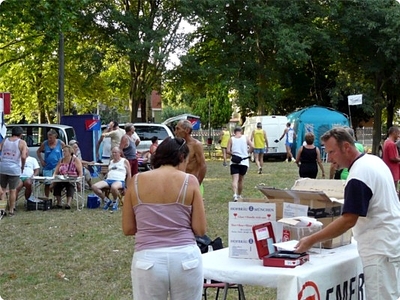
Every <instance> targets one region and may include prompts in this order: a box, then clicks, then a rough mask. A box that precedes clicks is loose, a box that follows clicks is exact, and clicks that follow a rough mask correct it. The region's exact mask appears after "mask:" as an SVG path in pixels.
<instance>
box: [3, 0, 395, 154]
mask: <svg viewBox="0 0 400 300" xmlns="http://www.w3.org/2000/svg"><path fill="white" fill-rule="evenodd" d="M184 23H186V24H190V25H192V26H195V30H194V32H186V31H184V30H182V24H184ZM399 29H400V4H399V3H398V2H397V1H395V0H346V1H344V0H342V1H337V0H298V1H285V0H267V1H265V0H241V1H237V0H224V1H222V0H196V1H194V0H173V1H162V0H147V1H145V0H124V1H122V0H115V1H109V0H63V1H58V2H53V1H49V0H22V1H21V0H6V1H4V2H3V3H2V4H1V5H0V36H1V37H2V39H1V40H0V50H1V51H0V76H1V78H2V80H1V82H0V90H2V91H9V92H11V93H12V99H13V101H12V114H11V115H10V116H9V118H8V119H9V120H10V121H12V122H54V121H55V117H56V112H57V103H58V102H59V101H60V99H58V97H59V91H58V89H59V85H58V79H59V76H60V74H59V70H58V68H59V61H60V60H59V59H60V57H59V55H60V51H59V50H60V49H61V48H60V45H61V44H60V41H62V40H61V39H60V37H64V43H63V44H62V45H64V54H63V56H64V58H65V74H64V77H65V99H64V109H65V111H64V113H65V114H73V113H80V114H83V113H92V112H96V109H97V107H99V106H100V105H106V106H107V107H109V108H113V109H114V110H116V111H119V112H124V111H129V115H130V119H131V121H135V120H136V119H137V117H138V111H139V107H140V108H141V110H140V111H141V115H140V116H139V118H140V119H141V120H143V121H147V120H149V117H150V115H149V114H150V111H149V105H148V103H147V102H148V99H149V97H148V95H150V93H151V91H152V90H157V91H159V92H161V93H162V98H163V105H164V106H168V107H170V108H171V109H170V112H172V111H174V110H175V111H179V110H181V109H187V110H190V112H192V113H193V114H197V115H200V116H201V118H202V119H205V120H208V118H209V117H210V125H211V126H213V127H219V126H221V125H222V124H224V123H227V122H228V121H229V119H230V118H231V117H232V116H233V114H235V113H239V114H240V115H241V116H242V118H244V117H246V116H248V115H257V114H283V115H285V114H288V113H290V112H292V111H294V110H296V109H299V108H302V107H305V106H309V105H313V104H318V105H323V106H328V107H333V108H335V109H338V110H340V111H342V112H344V113H348V112H349V109H350V108H349V106H348V105H347V97H348V95H352V94H363V104H362V105H361V106H357V107H352V108H351V115H352V122H353V126H358V124H359V123H360V121H361V120H368V119H369V118H370V117H372V116H373V117H374V145H373V147H374V149H373V151H374V152H375V151H376V149H377V145H378V144H379V142H380V137H381V129H382V119H381V118H382V116H383V115H386V117H387V124H386V125H387V126H391V125H392V124H393V122H394V120H393V116H394V112H395V111H396V110H398V109H399V103H398V101H397V98H398V94H399V84H398V81H399V55H400V53H399V49H400V39H399V37H398V32H399ZM177 51H181V52H182V53H183V55H181V56H180V64H178V65H175V66H173V67H172V68H167V64H168V63H169V62H170V57H171V54H174V53H176V52H177ZM203 124H204V123H203ZM383 129H384V130H385V128H383Z"/></svg>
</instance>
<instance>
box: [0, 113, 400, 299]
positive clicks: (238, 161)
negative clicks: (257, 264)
mask: <svg viewBox="0 0 400 300" xmlns="http://www.w3.org/2000/svg"><path fill="white" fill-rule="evenodd" d="M109 127H110V129H107V132H105V133H104V134H103V135H102V137H104V138H106V137H111V136H114V134H113V133H112V132H113V131H117V133H115V135H117V134H118V136H120V140H118V139H116V138H115V137H114V140H112V141H111V145H112V148H111V157H110V163H109V164H108V174H107V177H106V178H105V179H104V180H100V181H98V182H96V183H94V184H92V189H93V192H94V193H95V194H97V195H98V196H99V197H100V198H101V199H102V200H103V202H104V207H103V208H104V209H108V208H109V207H112V211H115V210H117V209H118V193H119V191H120V190H121V189H125V188H126V193H125V200H124V206H123V211H122V229H123V232H124V234H125V235H135V236H136V238H135V251H134V254H133V258H132V264H131V277H132V287H133V295H134V299H146V298H148V297H150V298H160V297H163V298H165V296H166V295H168V294H169V295H170V297H171V298H172V299H188V298H190V299H201V295H202V287H203V272H202V261H201V260H202V257H201V253H200V250H199V248H198V246H197V244H196V240H195V236H196V235H199V236H202V235H204V234H205V231H206V217H205V209H204V203H203V194H202V193H203V191H204V189H203V187H202V185H203V181H204V178H205V176H206V172H207V165H206V162H205V156H204V153H203V145H202V143H201V142H200V141H198V140H197V139H195V138H194V137H193V136H192V125H191V123H190V122H189V121H187V120H182V121H179V122H178V124H177V125H176V127H175V138H171V137H168V138H166V139H165V140H164V141H163V143H161V144H160V145H158V143H156V141H154V142H153V145H152V146H154V147H153V148H151V149H150V150H149V152H150V153H152V155H151V162H150V163H151V166H152V170H151V171H149V172H144V173H138V172H137V164H135V163H134V162H132V160H135V159H137V156H136V154H137V151H136V146H137V145H138V143H140V140H138V138H136V137H135V133H134V126H133V124H127V125H126V126H125V133H124V134H123V135H121V134H120V132H121V131H120V130H119V127H118V126H116V122H111V123H110V126H109ZM110 133H111V134H110ZM22 134H23V132H22V130H20V128H18V127H16V128H14V129H13V132H12V136H11V137H9V138H7V139H5V140H4V141H3V142H2V143H1V144H0V148H1V150H2V154H1V159H2V163H1V167H0V174H1V175H2V176H1V180H0V186H1V188H2V189H5V188H6V187H7V186H8V189H9V191H10V211H9V213H10V215H13V214H14V209H13V208H14V205H15V197H16V193H17V191H19V190H20V189H21V187H22V186H25V184H27V183H29V179H31V178H32V176H33V175H34V174H37V171H38V169H39V168H38V164H37V161H36V163H35V161H34V160H32V159H30V157H29V155H28V151H27V145H26V143H25V142H24V141H23V140H22V139H21V136H22ZM267 134H268V133H267V132H265V131H264V130H263V129H262V125H261V124H257V129H255V130H254V131H253V132H252V134H251V137H248V136H245V135H243V133H242V128H241V127H236V128H234V130H233V135H230V134H229V137H227V136H226V134H225V133H222V134H221V143H222V140H223V139H225V140H224V143H225V142H226V147H223V148H225V151H226V154H225V155H226V156H224V163H225V164H224V165H226V164H227V160H228V157H229V156H230V174H231V176H232V191H233V201H238V200H239V199H240V198H241V197H242V191H243V187H244V176H245V175H246V173H247V171H248V168H249V160H250V156H249V154H251V153H254V155H255V158H256V157H258V159H257V158H256V163H257V172H258V173H259V174H261V173H262V168H263V165H262V161H263V156H261V154H262V155H263V154H264V153H265V151H267V149H268V141H267ZM285 136H286V142H285V145H286V146H287V147H290V146H291V143H292V142H293V138H294V133H293V132H292V129H291V127H290V123H288V124H287V128H286V129H285V131H284V133H283V134H282V136H281V138H280V139H283V138H285ZM399 139H400V129H399V128H397V127H391V128H390V129H389V130H388V138H387V140H386V141H385V143H384V147H383V159H380V158H379V157H377V156H374V155H368V154H365V151H364V147H363V146H362V145H360V144H359V143H358V142H357V141H356V140H355V137H354V131H352V130H351V129H350V128H345V127H337V128H333V129H331V130H328V131H327V132H326V133H325V134H323V135H322V137H321V142H322V143H323V145H324V151H325V152H326V153H327V155H329V162H330V178H338V179H345V180H346V181H345V182H346V184H345V188H344V205H343V209H342V214H341V216H340V217H338V218H337V219H335V220H334V221H333V222H332V223H330V224H329V225H328V226H326V227H324V228H323V229H322V230H320V231H318V232H316V233H314V234H312V235H309V236H307V237H303V238H302V239H300V241H299V242H298V243H297V245H296V247H295V248H296V250H295V252H298V253H302V252H305V251H308V250H309V248H311V247H312V245H314V244H316V243H318V242H322V241H325V240H328V239H331V238H334V237H337V236H339V235H341V234H343V233H344V232H346V231H347V230H349V229H350V228H352V229H353V235H354V238H355V239H356V241H357V245H358V252H359V255H360V258H361V261H362V264H363V272H364V280H365V291H366V298H367V299H397V298H398V296H399V295H400V284H399V282H400V278H399V277H400V255H399V254H398V249H399V247H400V202H399V196H398V192H397V184H398V181H399V177H400V165H399V163H400V154H399V148H398V146H397V144H396V143H397V142H398V140H399ZM314 141H315V136H314V134H313V133H311V132H309V133H306V134H305V136H304V144H303V146H301V147H300V149H299V150H298V152H297V154H296V158H295V159H294V157H293V155H292V154H290V155H289V154H288V156H287V158H288V161H289V160H290V159H292V160H293V161H295V162H296V164H297V165H298V166H299V176H300V177H308V178H316V177H317V173H318V166H319V168H320V170H321V172H322V177H323V178H324V175H325V170H324V166H323V164H322V160H321V153H320V150H319V148H318V147H316V146H315V145H314ZM71 144H72V145H64V144H63V143H62V142H61V141H59V140H58V139H57V136H56V135H54V132H52V131H49V133H48V140H47V141H45V142H44V143H43V144H42V145H41V147H40V148H39V150H38V154H40V155H38V157H39V160H40V163H41V164H42V166H43V169H44V170H47V171H52V175H69V176H77V177H80V176H82V175H83V169H84V165H85V164H86V163H87V162H83V161H82V160H81V159H80V158H79V154H78V153H79V150H78V149H79V147H78V143H77V142H76V141H73V142H72V141H71ZM224 146H225V144H224ZM59 149H61V154H60V153H59V152H60V151H59ZM42 152H43V153H44V157H42V156H41V154H42ZM60 155H61V157H60V158H58V157H59V156H60ZM57 158H58V161H57V163H56V164H55V165H54V162H55V160H57ZM49 188H51V189H52V190H53V192H54V196H55V197H56V200H57V202H56V205H57V206H59V207H61V198H60V196H61V190H62V189H63V188H65V189H66V190H67V203H66V205H65V206H64V208H65V209H69V208H70V205H71V199H72V195H73V188H72V187H71V185H69V184H68V183H63V182H57V183H55V184H52V185H51V186H49ZM105 188H108V189H109V190H110V194H111V195H112V198H113V199H110V198H109V196H108V195H107V194H105V193H104V189H105ZM29 197H30V194H29V189H26V193H25V198H27V199H29Z"/></svg>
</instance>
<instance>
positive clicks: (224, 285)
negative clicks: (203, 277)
mask: <svg viewBox="0 0 400 300" xmlns="http://www.w3.org/2000/svg"><path fill="white" fill-rule="evenodd" d="M210 288H213V289H217V291H216V293H215V300H218V298H219V292H220V290H224V295H223V298H222V299H223V300H226V299H227V297H228V291H229V290H230V289H235V290H237V292H238V299H239V300H246V297H245V295H244V290H243V286H242V285H241V284H232V283H225V282H212V283H204V284H203V299H204V300H207V299H208V298H207V289H210Z"/></svg>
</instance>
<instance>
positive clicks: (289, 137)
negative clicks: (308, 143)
mask: <svg viewBox="0 0 400 300" xmlns="http://www.w3.org/2000/svg"><path fill="white" fill-rule="evenodd" d="M284 137H285V148H286V157H287V158H286V162H291V161H293V162H296V160H294V159H293V155H292V146H293V142H294V140H295V139H296V132H294V129H293V128H292V127H291V124H290V123H289V122H288V123H286V128H285V130H284V131H283V133H282V136H281V137H280V138H279V140H275V143H279V141H280V140H282V139H283V138H284Z"/></svg>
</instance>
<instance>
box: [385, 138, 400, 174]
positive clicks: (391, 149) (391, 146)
mask: <svg viewBox="0 0 400 300" xmlns="http://www.w3.org/2000/svg"><path fill="white" fill-rule="evenodd" d="M382 156H383V161H384V162H385V164H386V165H387V166H388V167H389V169H390V172H392V176H393V179H394V181H398V180H399V179H400V166H399V163H398V162H394V161H391V160H390V159H391V158H396V157H398V156H399V152H398V151H397V146H396V144H395V143H394V142H393V141H392V140H391V139H386V141H385V143H384V144H383V155H382Z"/></svg>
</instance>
